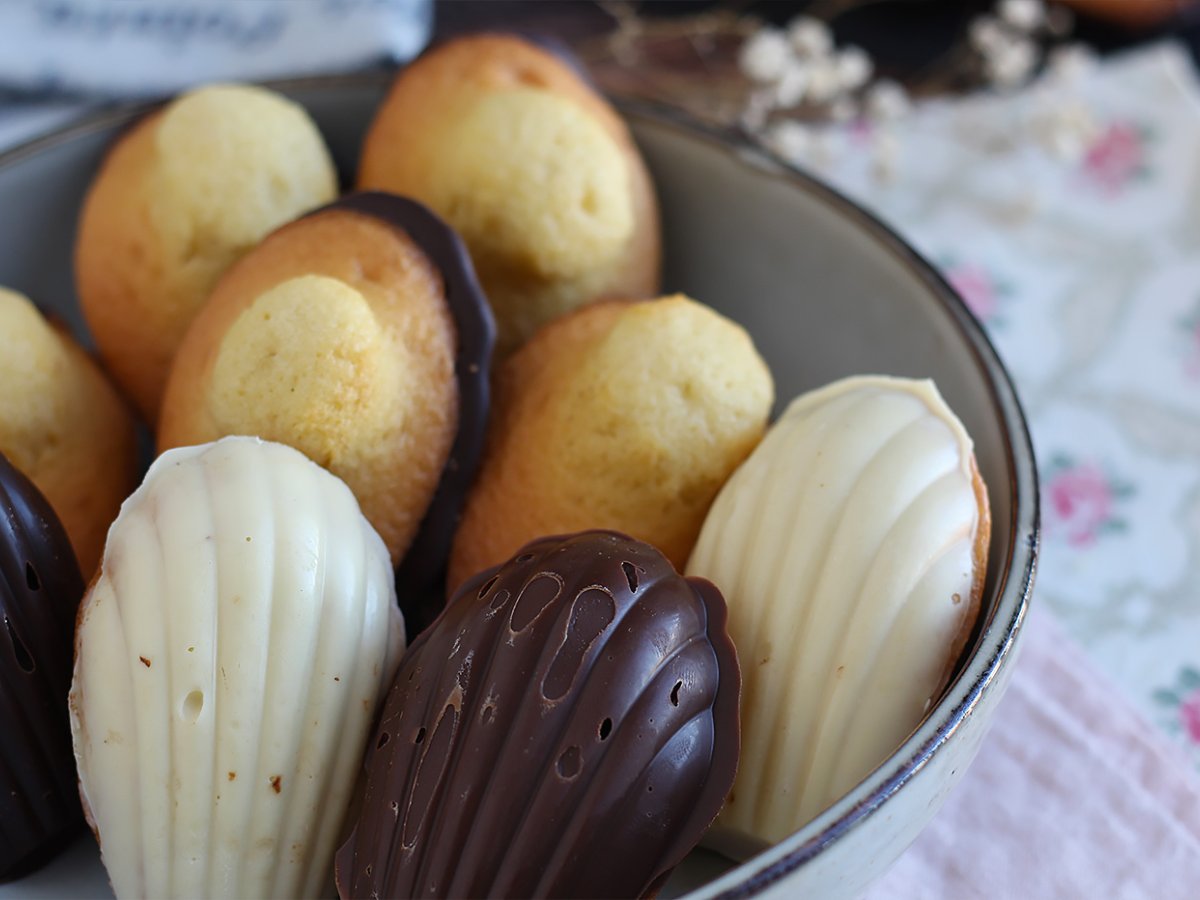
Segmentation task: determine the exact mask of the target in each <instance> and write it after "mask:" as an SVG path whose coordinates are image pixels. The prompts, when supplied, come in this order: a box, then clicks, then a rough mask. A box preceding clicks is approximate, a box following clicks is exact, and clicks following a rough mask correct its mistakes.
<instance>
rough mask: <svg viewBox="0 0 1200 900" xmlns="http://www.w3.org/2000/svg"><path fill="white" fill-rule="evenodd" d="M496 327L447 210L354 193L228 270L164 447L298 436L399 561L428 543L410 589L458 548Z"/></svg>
mask: <svg viewBox="0 0 1200 900" xmlns="http://www.w3.org/2000/svg"><path fill="white" fill-rule="evenodd" d="M493 334H494V326H493V324H492V320H491V315H490V312H489V310H488V308H487V303H486V300H485V299H484V298H483V295H482V294H481V292H480V290H479V287H478V283H477V282H476V280H475V277H474V272H473V270H472V268H471V264H470V259H469V258H468V256H467V254H466V250H465V248H464V247H463V246H462V244H461V242H460V241H459V240H458V238H457V237H456V236H455V235H454V233H453V231H451V230H450V228H449V227H447V226H446V225H445V223H443V222H442V221H441V220H440V219H438V218H437V217H436V216H435V215H433V214H432V213H431V212H429V210H427V209H425V208H424V207H423V206H421V205H420V204H418V203H415V202H413V201H411V200H406V199H403V198H400V197H393V196H390V195H386V194H358V195H351V196H350V197H347V198H344V199H342V200H340V201H338V202H337V203H335V204H333V205H331V206H328V207H325V208H323V209H321V210H318V211H317V212H315V213H313V214H311V215H309V216H307V217H305V218H303V219H300V220H298V221H296V222H293V223H291V224H289V225H287V226H285V227H283V228H281V229H280V230H279V231H277V232H275V233H273V234H271V235H270V236H269V237H267V238H266V240H264V241H263V242H262V244H260V245H259V246H258V247H257V248H255V249H254V250H253V251H251V252H250V253H249V254H247V255H246V256H245V257H243V258H242V259H241V260H240V261H239V262H238V263H237V264H236V265H235V266H233V267H232V268H231V269H230V270H229V271H228V272H227V273H226V274H225V276H224V277H223V278H222V279H221V281H220V283H219V284H218V285H217V288H216V290H215V291H214V292H213V295H212V297H211V299H210V300H209V302H208V304H207V305H206V306H205V308H204V310H203V311H202V312H201V313H200V315H199V316H197V318H196V320H195V322H194V323H193V325H192V327H191V329H190V330H189V331H188V334H187V337H186V338H185V339H184V341H183V344H182V346H181V347H180V349H179V354H178V356H177V358H176V361H175V365H174V368H173V370H172V372H171V378H170V383H169V385H168V388H167V395H166V398H165V401H164V403H163V409H162V417H161V427H160V430H159V435H158V442H159V447H160V449H166V448H169V447H176V446H186V445H189V444H195V443H203V442H205V441H211V440H215V439H216V438H219V437H221V436H223V435H230V434H243V435H254V436H257V437H260V438H262V439H264V440H272V441H278V442H280V443H285V444H289V445H290V446H293V447H296V448H297V449H299V450H300V451H302V452H303V453H305V454H306V455H307V456H308V457H309V458H310V459H313V460H314V461H316V462H317V463H319V464H320V465H322V466H324V467H325V468H327V469H328V470H329V471H331V472H333V473H334V474H335V475H337V476H338V477H339V478H342V479H343V480H345V482H346V483H347V484H348V485H349V486H350V488H351V490H353V491H354V494H355V496H356V497H357V498H358V501H359V503H360V504H361V506H362V509H363V513H364V515H366V517H367V518H368V519H369V520H370V521H371V524H372V525H374V526H375V528H376V529H377V530H378V531H379V533H380V535H381V536H382V537H383V540H384V543H385V544H386V545H387V547H388V550H389V552H390V554H391V558H392V561H393V563H395V562H398V561H400V560H401V559H402V558H404V557H405V556H406V554H408V551H409V549H410V547H411V548H413V552H412V556H413V559H412V561H411V562H410V561H407V560H406V562H405V566H404V568H403V569H402V571H401V575H402V579H401V594H402V597H407V596H409V595H410V593H412V592H417V591H420V590H423V589H425V588H428V587H429V586H430V585H431V584H432V583H433V582H434V581H436V580H437V578H438V576H440V575H441V574H442V572H443V569H444V565H445V561H446V558H447V556H448V554H449V548H450V543H451V540H452V537H453V533H454V529H455V527H456V526H457V524H458V513H459V510H460V508H461V505H462V502H463V498H464V496H465V493H466V489H467V486H468V485H469V483H470V479H471V478H472V476H473V475H474V472H475V468H476V464H477V462H478V459H479V456H480V453H481V448H482V441H483V434H484V429H485V425H486V420H487V410H488V382H487V378H488V371H489V368H490V361H491V349H492V342H493ZM414 541H415V542H416V543H415V544H414ZM439 588H440V584H439Z"/></svg>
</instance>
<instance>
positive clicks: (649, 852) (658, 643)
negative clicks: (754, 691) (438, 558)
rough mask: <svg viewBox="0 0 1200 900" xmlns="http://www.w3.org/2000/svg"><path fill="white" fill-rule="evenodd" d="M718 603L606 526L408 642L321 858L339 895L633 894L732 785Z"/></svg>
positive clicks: (727, 654) (555, 541)
mask: <svg viewBox="0 0 1200 900" xmlns="http://www.w3.org/2000/svg"><path fill="white" fill-rule="evenodd" d="M725 622H726V610H725V601H724V600H723V599H722V597H721V595H720V593H719V592H718V591H717V589H716V588H714V587H713V586H712V585H711V584H709V583H708V582H706V581H703V580H700V579H685V578H683V577H682V576H680V575H678V574H676V572H675V570H674V569H673V568H672V567H671V564H670V563H669V562H668V561H667V560H666V559H665V557H663V556H662V554H661V553H659V552H658V551H657V550H655V549H654V548H653V547H650V546H649V545H647V544H644V543H641V542H640V541H635V540H633V539H632V538H629V537H626V536H624V535H620V534H616V533H614V532H606V531H589V532H583V533H581V534H578V535H573V536H567V537H549V538H542V539H540V540H537V541H533V542H532V543H530V544H527V545H526V546H525V547H523V548H522V549H521V551H520V553H519V554H518V555H517V556H516V557H515V558H514V559H512V560H510V561H509V562H507V563H505V564H504V565H503V566H500V567H498V568H496V569H491V570H488V571H486V572H484V573H482V574H480V575H478V576H476V577H475V578H472V579H470V580H469V581H467V583H466V584H464V585H463V586H462V588H461V589H460V590H459V591H458V593H457V594H456V595H455V597H454V599H453V600H452V601H451V602H450V604H449V605H448V607H447V608H446V610H445V612H444V613H443V614H442V615H441V617H440V618H439V619H438V620H437V622H435V623H434V625H433V626H432V627H430V628H429V629H428V630H426V631H425V632H424V633H423V634H422V635H421V637H419V638H418V639H417V642H416V643H415V644H414V645H413V646H412V648H411V649H410V651H409V653H408V655H407V656H405V657H404V659H403V661H402V662H401V665H400V671H399V672H398V673H397V675H396V681H395V683H394V684H393V686H392V689H391V691H390V693H389V694H388V698H387V702H386V706H385V707H384V713H383V717H382V719H381V721H380V725H379V727H378V729H377V730H376V733H375V736H374V738H373V739H372V741H371V742H370V744H369V745H368V747H369V749H368V761H367V766H368V776H367V779H368V780H367V790H366V797H365V800H364V803H363V808H362V812H361V813H360V815H359V818H358V821H357V823H356V827H355V831H354V833H353V834H352V835H351V837H350V839H349V840H348V841H347V843H346V844H345V846H343V847H342V848H341V850H340V851H339V852H338V855H337V882H338V890H339V892H340V894H341V896H342V897H343V898H347V897H374V896H378V897H418V896H420V897H483V896H488V897H637V896H641V895H643V894H644V893H645V892H646V891H647V890H650V889H652V888H654V887H656V886H657V885H658V884H659V883H660V882H661V880H662V879H664V878H665V877H666V875H667V874H668V873H669V872H670V870H671V869H672V868H673V867H674V866H675V865H676V864H677V863H678V862H679V861H680V860H681V859H682V858H683V857H684V856H685V855H686V854H687V853H688V851H690V850H691V849H692V848H693V846H695V844H696V843H697V842H698V841H699V839H700V837H701V835H702V834H703V833H704V831H705V829H706V828H707V827H708V826H709V824H710V823H711V822H712V820H713V818H714V817H715V816H716V814H717V811H718V809H719V808H720V806H721V804H722V802H723V801H724V799H725V795H726V792H727V791H728V790H729V788H730V786H731V784H732V783H733V776H734V773H735V769H736V767H737V757H738V750H739V726H738V695H739V689H740V672H739V670H738V663H737V656H736V654H735V652H734V649H733V644H732V642H731V641H730V639H729V636H728V634H727V633H726V630H725Z"/></svg>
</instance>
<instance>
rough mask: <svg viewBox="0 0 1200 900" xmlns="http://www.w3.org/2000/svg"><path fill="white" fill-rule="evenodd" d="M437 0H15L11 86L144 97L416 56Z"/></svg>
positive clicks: (1, 72)
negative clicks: (217, 83)
mask: <svg viewBox="0 0 1200 900" xmlns="http://www.w3.org/2000/svg"><path fill="white" fill-rule="evenodd" d="M432 26H433V2H432V0H303V2H280V0H121V2H119V3H116V2H113V0H4V2H3V3H0V90H3V91H5V92H6V93H19V94H25V95H29V94H41V95H45V94H73V95H76V96H87V97H92V98H98V97H113V96H121V97H137V96H159V95H163V94H169V93H174V92H177V91H179V90H182V89H184V88H186V87H189V86H191V85H195V84H198V83H201V82H209V81H231V80H236V81H251V80H253V81H257V80H263V79H270V78H280V77H285V76H287V77H292V76H299V75H309V74H316V73H326V72H339V71H347V70H351V69H359V68H363V67H365V66H369V65H371V64H374V63H380V62H398V61H404V60H407V59H410V58H412V57H413V56H415V55H416V54H417V53H419V52H420V51H421V49H422V48H423V47H424V46H425V44H426V42H427V41H428V40H429V35H430V33H431V30H432Z"/></svg>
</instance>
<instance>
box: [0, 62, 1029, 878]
mask: <svg viewBox="0 0 1200 900" xmlns="http://www.w3.org/2000/svg"><path fill="white" fill-rule="evenodd" d="M393 77H394V70H392V69H378V68H376V69H368V70H360V71H356V72H348V73H339V74H326V75H313V76H305V77H300V78H284V79H272V80H266V81H259V82H253V83H254V84H258V85H261V86H263V87H266V88H270V89H272V90H276V91H279V92H281V93H285V94H294V93H303V92H306V91H337V90H349V89H360V90H365V89H376V90H386V88H387V87H388V85H389V84H390V83H391V80H392V78H393ZM167 99H169V97H160V98H140V99H136V100H128V101H118V102H115V103H109V104H106V105H104V106H102V107H99V108H97V109H94V110H92V111H90V112H84V113H83V114H81V115H80V117H79V118H77V119H75V120H74V121H72V122H68V123H67V124H65V125H62V126H60V127H58V128H55V129H53V130H51V131H49V132H47V133H45V134H43V135H40V136H37V137H34V138H33V139H31V140H27V141H24V142H21V143H18V144H16V145H15V146H13V147H10V148H9V149H7V150H5V151H3V152H0V169H7V168H9V167H10V166H13V165H16V164H18V163H20V162H22V161H24V160H26V159H29V158H31V157H34V156H37V155H39V154H41V153H43V152H44V151H47V150H50V149H52V148H54V147H57V146H59V145H61V144H67V143H70V142H71V141H74V140H77V139H79V138H83V137H86V136H88V135H90V134H92V133H95V132H99V131H106V130H109V129H112V128H114V127H120V126H122V125H124V124H127V123H129V122H130V121H131V120H133V119H134V118H136V117H138V116H141V115H144V114H146V113H147V112H149V111H151V110H153V109H155V108H156V107H157V106H159V105H161V104H162V103H163V102H165V101H166V100H167ZM612 99H613V100H614V102H615V104H616V106H617V108H618V110H619V112H620V113H621V115H622V117H623V118H624V119H626V120H627V121H634V122H641V123H644V124H646V125H649V126H652V127H659V128H665V129H668V130H671V131H674V132H676V133H680V134H683V135H684V136H686V137H689V138H691V139H693V140H696V141H699V142H702V143H704V144H707V145H709V146H711V147H713V148H715V149H718V150H720V151H721V152H723V153H724V154H726V155H727V156H729V157H731V158H732V159H733V160H734V161H735V162H736V163H737V164H738V165H741V166H748V167H750V168H753V169H755V170H757V171H758V172H759V173H760V174H763V175H765V176H767V177H771V178H774V179H776V180H778V181H780V182H781V183H783V184H785V185H787V186H788V187H790V188H792V189H795V190H799V191H801V192H803V193H806V194H808V195H810V196H812V197H814V198H815V199H816V200H818V201H819V202H820V203H822V204H823V205H825V206H826V207H827V208H829V209H830V210H831V211H832V212H834V213H836V214H838V215H840V216H842V217H843V218H845V219H846V220H848V221H850V222H851V223H852V224H854V225H855V226H856V227H857V228H858V229H859V230H861V231H862V232H863V233H865V234H866V235H867V236H868V237H869V238H871V239H872V240H873V241H874V242H875V243H876V244H877V245H878V246H879V247H880V248H881V249H883V250H884V251H885V252H887V254H888V255H890V256H891V257H892V258H893V259H894V260H896V261H897V262H898V263H900V264H901V265H902V266H903V267H904V268H905V269H907V270H908V272H909V273H910V274H911V275H913V276H914V277H915V279H916V280H917V281H918V282H919V283H920V284H921V285H923V286H924V287H925V289H926V290H927V291H928V292H929V293H930V294H931V295H932V297H933V298H934V299H935V300H936V301H937V302H938V303H939V304H940V305H941V306H942V307H943V308H944V309H945V310H946V311H947V312H949V314H950V318H951V321H952V323H953V324H954V326H955V328H956V330H957V331H958V333H959V335H960V337H961V338H962V339H963V340H964V341H965V343H966V345H967V347H968V348H969V350H970V352H971V355H972V357H973V358H974V360H975V363H976V365H977V366H978V368H979V369H980V370H981V372H982V373H983V375H984V376H985V381H986V383H987V388H988V394H989V400H990V404H991V407H992V411H993V413H994V414H995V415H996V417H997V421H998V423H999V425H1000V429H1001V435H1002V437H1003V439H1004V451H1005V463H1006V468H1007V470H1008V477H1009V484H1010V497H1009V499H1010V509H1011V515H1010V517H1009V521H1008V522H1007V523H1006V527H1007V529H1008V532H1009V546H1008V553H1007V556H1006V558H1005V559H1004V562H1003V565H1002V566H1001V567H1000V569H999V570H998V571H999V575H998V583H997V584H996V586H995V588H994V594H995V597H996V602H995V606H994V608H993V609H992V610H991V611H990V612H989V614H988V616H987V617H986V620H985V621H984V623H983V625H982V628H980V629H979V630H978V633H977V635H976V636H975V639H974V642H973V644H972V646H971V649H970V651H969V653H968V655H967V656H966V658H965V662H964V663H963V665H962V668H961V669H960V671H959V673H958V675H957V676H956V677H955V679H954V680H953V681H952V682H951V683H950V685H949V686H948V688H947V689H946V690H945V692H944V693H943V694H942V696H941V698H940V699H939V700H938V701H937V703H935V704H934V705H933V707H932V708H931V710H930V711H929V713H928V715H926V717H925V718H924V719H923V720H922V722H921V724H920V725H918V726H917V728H916V729H915V730H914V731H913V732H912V734H911V735H910V736H909V737H908V738H907V739H906V740H905V741H904V743H903V744H901V745H900V746H899V747H898V748H897V749H896V750H895V751H893V752H892V754H891V755H889V756H888V757H887V758H886V759H885V760H884V761H883V762H881V763H880V765H879V766H878V767H877V768H875V769H874V770H873V771H871V772H870V773H869V774H868V775H866V776H865V777H864V778H863V779H861V780H860V781H859V782H858V784H857V785H856V786H855V787H854V788H852V789H851V790H850V791H849V792H848V793H847V794H845V795H844V796H843V797H842V798H841V799H840V800H838V801H837V802H835V803H834V804H833V805H831V806H830V807H828V808H827V809H825V810H824V811H823V812H822V813H820V814H819V815H817V816H816V817H815V818H814V819H812V820H811V821H810V822H808V824H806V825H804V826H803V827H802V828H800V829H799V830H798V831H796V832H793V833H792V834H791V835H789V836H788V837H787V838H785V839H784V840H782V841H780V842H779V843H777V844H775V845H773V846H771V847H769V848H767V849H765V850H763V851H762V852H760V853H758V854H757V855H755V856H753V857H751V858H749V859H747V860H745V861H743V862H741V863H739V864H738V865H736V866H735V867H734V868H731V869H730V870H729V871H727V872H725V873H723V874H721V875H719V876H718V877H717V878H715V879H714V880H713V881H711V882H709V883H708V884H705V885H703V886H701V887H700V888H698V889H696V891H694V892H692V893H690V894H689V895H688V896H689V898H721V900H734V898H743V897H751V896H755V895H757V894H761V893H762V892H764V891H766V890H768V889H769V888H770V887H771V886H772V885H773V884H775V883H776V882H777V881H779V880H780V879H782V878H784V877H786V876H787V875H789V874H790V873H792V872H793V871H795V870H796V869H798V868H800V867H801V866H803V865H805V864H806V863H807V862H809V861H810V860H812V859H813V858H814V857H816V856H817V855H818V854H819V853H820V852H821V851H822V850H823V849H824V848H826V847H827V846H829V845H831V844H833V843H834V842H835V841H837V840H838V839H839V838H841V837H842V836H843V835H845V834H846V833H848V832H849V831H850V830H851V829H854V828H856V827H857V826H859V825H860V824H862V823H863V822H865V821H867V820H869V819H870V818H871V817H872V816H873V815H874V814H875V813H877V812H878V811H879V809H880V808H881V807H882V806H883V804H884V803H886V801H887V800H888V799H889V798H890V797H891V796H892V795H893V794H895V793H896V792H897V791H898V790H900V788H902V787H903V786H904V785H905V784H906V783H907V782H909V781H910V780H912V779H913V778H914V777H915V776H916V775H917V773H919V772H920V771H921V769H923V768H924V767H925V766H926V765H927V764H928V763H929V762H930V760H931V759H932V757H933V755H934V753H936V752H937V750H938V749H939V748H940V747H941V746H942V745H943V744H945V743H946V742H947V741H949V740H950V739H951V738H952V737H953V735H954V734H955V732H957V731H958V730H959V728H960V727H961V726H962V725H963V723H964V722H965V721H966V720H967V719H969V718H970V716H971V714H972V713H973V712H974V710H975V709H976V707H977V706H978V705H979V702H980V699H981V698H982V696H983V694H984V692H985V691H986V690H987V689H988V687H989V686H990V685H991V684H992V683H994V682H996V681H997V679H998V678H999V676H1000V674H1001V672H1002V671H1003V670H1004V669H1005V668H1006V666H1007V664H1009V663H1010V662H1011V661H1012V660H1013V659H1014V658H1015V650H1016V647H1017V641H1018V639H1019V637H1020V634H1021V631H1022V624H1023V623H1024V620H1025V617H1026V614H1027V612H1028V609H1029V602H1030V598H1031V594H1032V590H1033V582H1034V577H1035V573H1036V569H1037V556H1038V546H1039V534H1040V511H1039V489H1038V473H1037V467H1036V464H1035V460H1034V453H1033V444H1032V440H1031V438H1030V433H1029V428H1028V424H1027V421H1026V418H1025V414H1024V411H1023V409H1022V407H1021V403H1020V401H1019V399H1018V398H1017V393H1016V388H1015V386H1014V384H1013V380H1012V377H1011V375H1010V374H1009V372H1008V370H1007V369H1006V368H1005V366H1004V364H1003V362H1001V360H1000V357H999V354H998V353H997V352H996V349H995V347H994V346H993V345H992V343H991V341H990V339H989V338H988V337H987V334H986V332H985V331H984V329H983V327H982V325H981V324H980V323H979V321H978V320H977V319H976V318H975V316H974V315H973V314H972V313H971V312H970V311H969V310H968V308H967V306H966V304H965V303H964V302H963V300H962V298H961V297H960V296H959V295H958V293H957V292H956V291H955V290H954V289H953V288H952V287H951V286H950V285H949V283H948V282H947V281H946V279H945V278H944V277H943V276H942V275H941V274H940V273H939V272H938V271H937V269H936V268H934V266H933V265H932V264H931V263H930V262H929V261H928V260H927V259H926V258H925V257H924V256H922V255H921V254H920V253H919V252H918V251H917V250H915V249H914V248H913V247H912V246H911V245H909V244H908V243H907V242H906V241H905V240H904V239H903V238H901V237H900V235H899V234H898V233H897V232H896V231H895V230H893V229H892V227H891V226H889V225H887V224H885V223H884V222H883V221H882V220H881V219H880V218H879V217H877V216H876V215H875V214H873V213H871V212H869V211H867V210H866V209H865V208H864V207H863V206H861V205H859V204H858V203H857V202H855V201H853V200H851V199H850V198H848V197H847V196H845V195H844V194H842V193H841V192H840V191H838V190H837V189H835V188H833V187H831V186H830V185H829V184H827V183H825V182H823V181H821V180H820V179H819V178H817V177H816V176H814V175H812V174H810V173H808V172H806V171H804V170H803V169H801V168H799V167H797V166H795V165H793V164H791V163H789V162H787V161H786V160H784V159H782V158H781V157H779V156H778V155H776V154H774V153H773V152H772V151H770V150H769V149H767V148H766V147H764V146H762V145H761V144H760V143H759V142H757V141H755V140H754V139H753V138H752V137H751V136H750V135H748V134H747V133H745V132H744V131H742V130H739V129H737V128H728V127H721V126H716V125H713V124H710V123H707V122H704V121H701V120H700V119H698V118H696V117H695V116H693V115H692V114H690V113H688V112H686V111H685V110H682V109H679V108H678V107H673V106H670V105H668V104H665V103H660V102H656V101H652V100H647V99H645V98H634V97H623V96H620V95H617V96H615V97H613V98H612ZM996 524H998V523H995V522H993V525H994V526H995V525H996Z"/></svg>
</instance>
